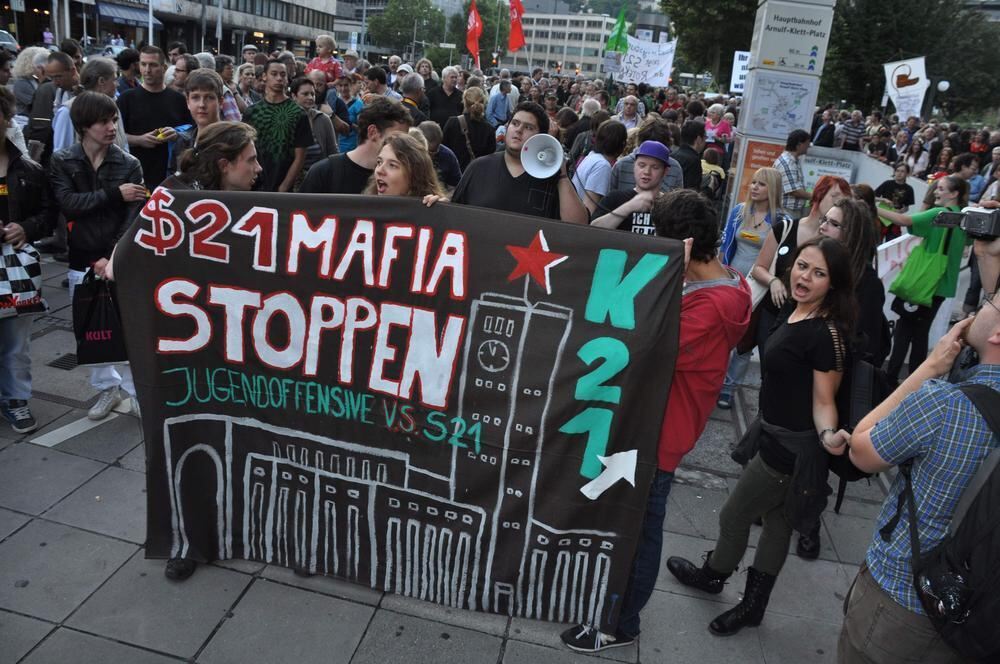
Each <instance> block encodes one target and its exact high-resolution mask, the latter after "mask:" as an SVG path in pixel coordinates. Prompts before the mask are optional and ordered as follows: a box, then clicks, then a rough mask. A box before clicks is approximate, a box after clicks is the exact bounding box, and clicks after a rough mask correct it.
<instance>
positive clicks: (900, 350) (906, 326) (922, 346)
mask: <svg viewBox="0 0 1000 664" xmlns="http://www.w3.org/2000/svg"><path fill="white" fill-rule="evenodd" d="M942 302H944V298H942V297H936V296H935V298H934V300H933V301H932V303H931V306H930V307H929V311H924V312H923V314H922V315H907V316H900V317H899V320H897V321H896V327H895V328H894V329H893V331H892V354H891V355H890V356H889V366H888V369H887V370H886V374H887V376H888V378H889V380H891V381H893V382H898V381H899V371H900V369H902V368H903V359H905V358H906V351H907V349H909V351H910V373H913V372H914V371H916V370H917V367H919V366H920V363H921V362H923V361H924V360H925V359H927V335H928V334H930V331H931V323H933V322H934V317H935V316H936V315H937V312H938V309H939V308H940V307H941V303H942Z"/></svg>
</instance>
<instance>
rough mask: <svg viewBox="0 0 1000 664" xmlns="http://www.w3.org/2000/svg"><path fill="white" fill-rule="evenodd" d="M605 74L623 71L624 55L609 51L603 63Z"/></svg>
mask: <svg viewBox="0 0 1000 664" xmlns="http://www.w3.org/2000/svg"><path fill="white" fill-rule="evenodd" d="M601 66H602V67H603V68H604V73H605V74H617V73H618V72H620V71H621V70H622V54H621V53H618V52H616V51H608V52H607V53H605V54H604V61H603V62H602V63H601Z"/></svg>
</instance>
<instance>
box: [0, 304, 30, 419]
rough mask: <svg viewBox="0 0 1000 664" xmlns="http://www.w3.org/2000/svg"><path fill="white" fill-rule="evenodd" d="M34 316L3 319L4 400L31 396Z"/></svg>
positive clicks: (0, 369) (0, 380) (0, 366)
mask: <svg viewBox="0 0 1000 664" xmlns="http://www.w3.org/2000/svg"><path fill="white" fill-rule="evenodd" d="M30 342H31V316H13V317H11V318H2V319H0V402H7V401H9V400H11V399H21V400H24V401H27V400H28V399H30V398H31V355H30V354H29V352H28V350H29V344H30Z"/></svg>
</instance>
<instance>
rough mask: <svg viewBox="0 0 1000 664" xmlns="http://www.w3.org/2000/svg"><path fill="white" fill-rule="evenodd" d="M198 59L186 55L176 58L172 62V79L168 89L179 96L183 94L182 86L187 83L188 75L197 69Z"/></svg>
mask: <svg viewBox="0 0 1000 664" xmlns="http://www.w3.org/2000/svg"><path fill="white" fill-rule="evenodd" d="M200 66H201V65H199V64H198V58H196V57H194V56H193V55H189V54H187V53H182V54H180V55H179V56H177V60H175V61H174V77H173V79H171V81H170V87H171V88H172V89H174V90H176V91H177V92H179V93H181V94H185V88H184V84H185V83H187V77H188V74H190V73H191V72H193V71H194V70H195V69H198V67H200Z"/></svg>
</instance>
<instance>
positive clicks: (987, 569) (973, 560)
mask: <svg viewBox="0 0 1000 664" xmlns="http://www.w3.org/2000/svg"><path fill="white" fill-rule="evenodd" d="M957 387H958V389H960V390H961V391H962V393H963V394H964V395H965V396H966V397H968V398H969V400H970V401H972V403H973V404H974V405H975V406H976V408H977V409H978V410H979V412H980V413H981V414H982V416H983V417H984V418H985V419H986V421H987V422H988V423H989V425H990V428H991V429H992V430H993V435H994V437H995V440H996V439H997V438H1000V393H998V392H996V391H995V390H993V389H991V388H989V387H987V386H985V385H982V384H978V383H963V384H961V385H958V386H957ZM995 440H994V442H995ZM912 470H913V460H912V459H911V460H909V461H907V462H906V463H903V464H900V466H899V472H900V473H901V474H902V475H903V478H904V480H905V484H904V486H903V491H902V492H901V493H900V495H899V502H898V503H897V504H896V514H895V515H894V516H893V517H892V519H890V520H889V522H888V523H887V524H886V525H885V527H884V528H882V529H881V530H880V531H879V534H880V535H881V536H882V539H884V540H885V541H889V538H890V536H891V535H892V531H893V530H895V527H896V525H897V524H898V523H899V521H900V518H901V516H900V515H901V513H902V508H903V501H904V500H905V501H906V503H907V505H908V508H909V522H910V548H911V550H912V552H913V558H912V564H913V587H914V588H915V589H916V591H917V596H918V597H919V598H920V603H921V604H922V605H923V607H924V610H925V611H926V612H927V616H928V617H929V618H930V620H931V623H932V624H933V625H934V628H935V629H936V630H937V631H938V633H940V634H941V637H942V638H943V639H944V641H945V642H946V643H947V644H948V645H950V646H951V647H952V648H954V649H955V650H956V651H957V652H959V653H960V654H961V655H963V656H964V657H968V658H972V659H975V660H980V661H988V662H997V661H1000V447H995V448H994V449H993V451H992V452H990V454H989V455H988V456H987V457H986V459H985V460H984V461H983V463H982V465H981V466H980V467H979V469H978V470H977V471H976V474H975V475H973V477H972V481H971V482H969V485H968V486H967V487H966V488H965V490H964V491H963V492H962V497H961V498H960V499H959V501H958V505H956V507H955V513H954V514H953V515H952V517H951V523H950V524H949V526H948V534H947V535H946V536H945V538H944V539H943V540H942V541H941V543H940V544H938V545H937V546H935V547H934V548H933V549H931V550H930V551H928V552H926V553H921V552H920V542H919V538H918V535H917V521H916V506H915V500H914V498H913V482H912V479H911V473H912Z"/></svg>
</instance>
